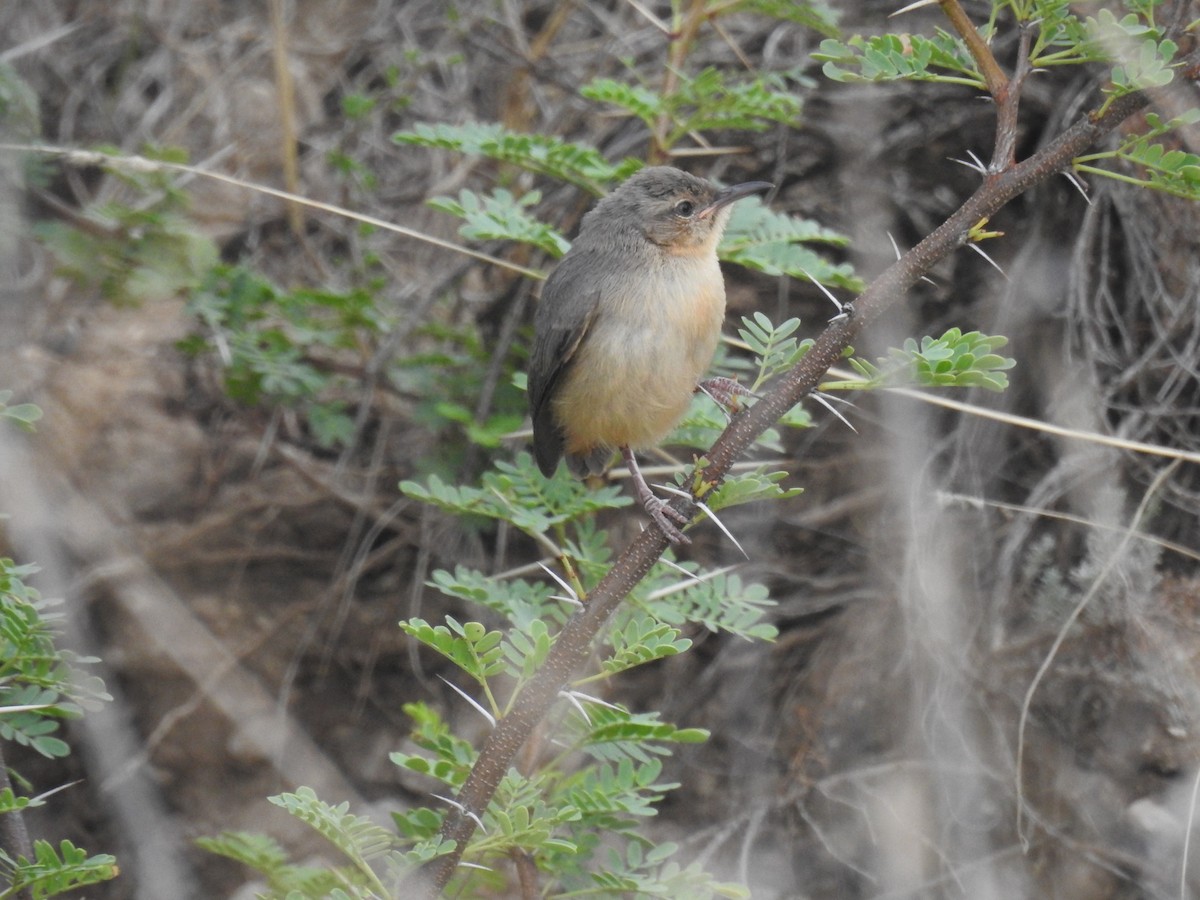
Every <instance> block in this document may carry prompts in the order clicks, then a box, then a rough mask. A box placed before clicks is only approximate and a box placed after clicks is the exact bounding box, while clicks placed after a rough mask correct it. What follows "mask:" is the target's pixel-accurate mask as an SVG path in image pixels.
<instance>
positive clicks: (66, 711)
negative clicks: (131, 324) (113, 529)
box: [0, 396, 117, 898]
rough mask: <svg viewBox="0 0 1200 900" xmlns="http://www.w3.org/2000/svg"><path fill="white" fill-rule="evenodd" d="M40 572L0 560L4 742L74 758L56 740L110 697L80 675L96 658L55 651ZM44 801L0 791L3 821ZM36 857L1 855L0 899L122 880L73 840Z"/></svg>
mask: <svg viewBox="0 0 1200 900" xmlns="http://www.w3.org/2000/svg"><path fill="white" fill-rule="evenodd" d="M5 399H7V396H5ZM0 406H2V402H0ZM13 409H19V407H13ZM32 409H33V410H36V407H33V408H32ZM13 418H15V419H17V421H19V422H21V423H23V424H27V423H28V422H32V421H34V420H35V419H36V418H37V416H36V415H33V414H31V413H30V411H29V410H25V411H24V412H23V413H22V414H21V415H20V416H14V417H13ZM36 571H37V567H36V566H33V565H23V566H22V565H17V564H16V563H15V562H13V560H11V559H6V558H0V738H2V739H4V740H7V741H13V742H15V743H17V744H21V745H23V746H27V747H30V748H32V749H33V750H36V751H37V752H38V753H40V754H42V755H43V756H46V757H49V758H51V759H54V758H57V757H62V756H66V755H67V753H69V752H70V747H68V746H67V744H66V742H65V741H63V740H61V739H60V738H58V737H56V736H55V733H56V732H57V731H58V728H59V724H60V723H61V722H62V720H64V719H72V718H76V717H78V716H80V715H82V713H83V710H84V709H85V708H95V707H96V706H98V705H99V704H100V703H101V702H103V701H106V700H111V699H112V698H111V697H109V695H108V694H107V693H106V692H105V690H104V684H103V682H101V681H100V679H99V678H96V677H95V676H93V675H89V674H87V673H86V672H85V671H84V670H83V669H82V667H83V666H85V665H88V664H90V663H94V662H96V660H94V659H92V658H90V657H80V656H76V655H75V654H73V653H71V652H70V651H67V650H60V649H58V648H57V647H56V646H55V645H54V639H55V636H56V634H57V624H58V622H59V621H60V620H61V619H62V615H61V614H60V613H56V612H54V611H53V606H54V604H53V603H52V602H50V601H48V600H44V599H43V598H42V597H41V595H40V594H38V592H37V591H36V590H34V589H33V588H31V587H29V586H28V585H27V584H26V583H25V579H26V578H28V577H29V576H31V575H32V574H34V573H35V572H36ZM44 803H45V801H44V800H43V799H42V798H36V797H21V796H18V795H17V794H16V793H15V792H14V791H13V790H12V788H4V789H3V790H0V815H9V814H11V815H20V814H21V813H22V812H23V811H24V810H26V809H29V808H30V807H35V806H42V805H44ZM10 849H11V848H10ZM33 851H34V858H33V859H32V860H29V859H26V858H25V857H18V858H16V859H14V858H13V857H12V856H10V855H9V854H8V853H5V852H4V851H3V850H0V898H2V897H11V896H17V895H19V896H22V897H24V896H30V897H35V898H42V897H53V896H55V895H57V894H61V893H63V892H65V891H68V890H71V889H72V888H76V887H81V886H84V885H89V884H96V883H98V882H101V881H106V880H107V879H110V878H113V877H115V876H116V874H117V867H116V861H115V860H114V859H113V857H111V856H108V855H99V856H93V857H89V856H88V855H87V853H86V852H85V851H83V850H81V849H79V848H77V847H75V846H74V845H73V844H72V843H71V842H70V841H63V842H62V843H61V844H60V845H59V848H58V850H55V848H54V846H53V845H52V844H49V843H47V842H46V841H36V842H35V843H34V846H33Z"/></svg>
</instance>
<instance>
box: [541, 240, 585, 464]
mask: <svg viewBox="0 0 1200 900" xmlns="http://www.w3.org/2000/svg"><path fill="white" fill-rule="evenodd" d="M589 268H591V267H589V266H588V265H587V257H586V256H585V255H583V254H578V255H572V254H567V256H565V257H564V258H563V260H562V262H561V263H559V265H558V268H557V269H555V270H554V272H553V274H551V276H550V278H549V280H548V281H547V282H546V286H545V288H543V289H542V299H541V301H540V302H539V304H538V309H537V314H536V315H535V316H534V338H533V352H532V353H531V354H530V358H529V387H528V391H529V411H530V413H531V414H532V417H533V455H534V457H535V458H536V459H537V464H538V468H539V469H541V471H542V474H543V475H546V476H547V477H549V476H550V475H552V474H554V469H555V468H556V467H557V466H558V461H559V459H560V458H561V457H562V454H563V444H564V435H563V433H562V429H561V427H559V424H558V422H556V421H555V419H554V412H553V400H554V397H555V395H556V394H557V392H558V389H559V387H560V386H561V385H562V383H563V379H564V377H565V375H566V373H567V371H568V370H569V369H570V367H571V362H572V361H573V360H574V358H575V352H576V351H577V350H578V349H579V345H580V344H581V343H582V342H583V339H584V337H585V336H586V335H587V332H588V328H589V327H590V326H591V324H592V321H593V320H594V319H595V317H596V311H597V310H598V309H599V300H600V291H599V289H598V288H597V287H596V286H595V285H594V284H591V285H589V284H587V280H586V279H585V278H583V277H582V276H583V275H584V274H585V273H586V271H587V270H588V269H589Z"/></svg>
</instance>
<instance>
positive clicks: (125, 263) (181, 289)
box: [34, 147, 220, 304]
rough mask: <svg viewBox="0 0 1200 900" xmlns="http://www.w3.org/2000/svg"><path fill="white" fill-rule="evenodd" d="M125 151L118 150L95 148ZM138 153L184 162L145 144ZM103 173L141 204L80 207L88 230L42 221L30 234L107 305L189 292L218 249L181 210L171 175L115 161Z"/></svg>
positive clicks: (173, 152) (115, 151)
mask: <svg viewBox="0 0 1200 900" xmlns="http://www.w3.org/2000/svg"><path fill="white" fill-rule="evenodd" d="M96 149H97V150H99V151H100V153H102V154H108V155H111V156H124V155H125V153H124V151H122V150H121V149H120V148H117V147H111V148H96ZM142 155H143V156H144V157H145V158H147V159H151V160H162V161H163V162H167V163H185V162H187V154H186V153H185V152H184V151H182V150H179V149H177V148H148V149H144V150H143V151H142ZM108 174H109V175H110V176H111V177H113V178H115V179H117V180H119V181H124V182H126V183H127V184H129V185H130V186H131V187H132V188H133V189H134V192H135V196H138V197H143V198H150V199H149V200H147V202H145V203H137V204H135V205H132V206H126V205H124V204H121V203H95V204H92V205H91V206H89V207H88V208H87V209H86V210H85V211H84V214H83V215H84V218H85V219H86V220H87V221H88V222H90V223H91V224H92V226H93V227H91V228H88V229H82V228H77V227H75V226H73V225H70V224H68V223H66V222H57V221H42V222H39V223H37V225H35V226H34V232H35V233H36V234H37V236H38V237H39V238H40V239H41V240H43V241H44V242H45V243H46V245H47V246H48V247H49V248H50V250H51V251H52V252H53V253H54V256H55V260H56V263H57V265H58V271H59V272H60V273H61V274H64V275H66V276H67V277H69V278H71V279H72V280H74V281H75V282H76V283H78V284H82V285H86V286H87V287H90V288H94V289H96V290H98V291H99V292H100V294H101V295H102V296H103V297H104V298H105V299H106V300H109V301H111V302H113V303H123V304H138V303H143V302H154V301H159V300H162V299H164V298H169V297H173V296H180V295H184V294H187V293H188V292H190V291H191V290H193V289H194V288H195V287H196V286H197V285H198V284H199V283H200V282H201V280H202V279H203V278H204V275H205V273H206V272H208V271H209V270H210V269H211V268H212V267H213V266H214V265H216V264H217V262H218V260H219V258H220V254H219V251H218V249H217V245H216V243H215V242H214V241H213V240H212V239H211V238H208V237H206V236H204V235H203V234H201V233H200V232H199V231H198V230H197V229H196V225H195V222H194V221H192V220H191V219H190V218H189V217H188V215H187V205H188V198H187V194H186V192H185V190H184V189H183V188H182V187H181V186H180V183H179V179H178V178H177V177H176V176H175V175H174V173H171V172H167V171H146V170H145V169H141V170H138V171H134V170H133V169H131V168H129V167H126V166H119V165H118V166H114V167H112V168H111V169H109V170H108Z"/></svg>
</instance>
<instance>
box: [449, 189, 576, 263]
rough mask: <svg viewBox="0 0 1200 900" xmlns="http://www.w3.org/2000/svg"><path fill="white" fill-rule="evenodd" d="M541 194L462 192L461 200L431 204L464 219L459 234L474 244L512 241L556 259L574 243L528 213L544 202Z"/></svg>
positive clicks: (460, 194) (498, 191)
mask: <svg viewBox="0 0 1200 900" xmlns="http://www.w3.org/2000/svg"><path fill="white" fill-rule="evenodd" d="M541 199H542V195H541V192H540V191H530V192H529V193H528V194H525V195H524V196H522V197H515V196H513V194H512V192H511V191H506V190H505V189H504V188H497V189H496V191H495V193H493V194H491V195H490V196H484V197H481V196H480V195H479V194H476V193H475V192H474V191H468V190H462V191H459V193H458V199H457V200H454V199H453V198H450V197H434V198H433V199H431V200H430V201H429V205H430V206H431V207H433V208H434V209H436V210H440V211H441V212H445V213H450V214H451V215H453V216H458V217H459V218H460V219H462V220H463V224H462V226H461V227H460V228H459V230H458V233H459V234H461V235H462V236H463V237H465V238H468V239H469V240H473V241H491V240H510V241H517V242H518V243H522V244H532V245H533V246H535V247H538V248H539V249H541V250H544V251H545V252H546V253H548V254H550V255H551V256H553V257H554V258H556V259H557V258H558V257H560V256H562V255H563V254H564V253H566V252H567V251H568V250H569V249H571V243H570V241H568V240H567V239H566V238H564V237H563V236H562V235H561V234H559V233H558V232H557V231H556V230H555V229H553V228H551V227H550V226H549V225H547V224H546V223H545V222H542V221H540V220H538V219H536V218H534V217H533V216H531V215H530V214H529V212H528V210H529V207H531V206H535V205H537V204H538V203H540V202H541Z"/></svg>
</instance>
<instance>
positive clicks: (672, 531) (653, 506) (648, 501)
mask: <svg viewBox="0 0 1200 900" xmlns="http://www.w3.org/2000/svg"><path fill="white" fill-rule="evenodd" d="M621 456H622V457H624V459H625V465H626V466H628V467H629V475H630V477H632V478H633V489H634V492H635V493H636V494H637V498H638V502H639V503H640V504H642V508H643V509H644V510H646V512H647V513H648V514H649V515H650V518H651V519H653V520H654V524H655V525H657V526H658V528H659V530H660V531H661V532H662V533H663V534H665V535H666V536H667V540H668V541H670V542H671V543H672V544H690V543H691V542H692V539H691V538H689V537H688V536H687V535H686V534H684V533H683V531H682V530H681V529H682V527H683V526H684V525H688V524H690V523H691V521H692V519H691V516H689V515H687V514H686V513H681V512H679V510H677V509H675V508H674V507H673V506H671V505H669V504H668V503H667V502H666V501H665V500H663V499H662V498H661V497H656V496H655V495H654V491H652V490H650V485H648V484H646V479H645V477H644V476H643V475H642V470H641V469H640V468H638V464H637V458H636V457H635V456H634V455H633V451H632V450H630V449H629V448H628V447H622V448H621Z"/></svg>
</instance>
